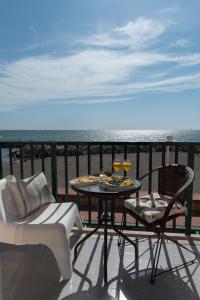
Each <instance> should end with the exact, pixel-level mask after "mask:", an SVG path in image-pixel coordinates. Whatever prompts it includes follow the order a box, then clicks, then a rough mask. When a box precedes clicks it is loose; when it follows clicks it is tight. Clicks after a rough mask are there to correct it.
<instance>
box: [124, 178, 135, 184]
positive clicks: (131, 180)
mask: <svg viewBox="0 0 200 300" xmlns="http://www.w3.org/2000/svg"><path fill="white" fill-rule="evenodd" d="M134 182H135V180H134V179H130V178H129V179H125V180H123V182H122V183H121V185H122V186H129V185H133V184H134Z"/></svg>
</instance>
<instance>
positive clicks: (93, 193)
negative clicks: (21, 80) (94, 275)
mask: <svg viewBox="0 0 200 300" xmlns="http://www.w3.org/2000/svg"><path fill="white" fill-rule="evenodd" d="M72 182H73V183H71V182H70V184H71V187H72V189H73V190H74V191H76V192H78V193H80V194H83V195H87V196H89V197H95V198H97V199H98V223H97V226H96V228H95V229H94V230H92V231H91V232H90V233H89V234H87V235H86V236H85V237H84V238H83V239H81V240H80V241H79V242H78V243H77V244H76V246H75V248H74V261H75V260H76V258H77V253H78V247H79V246H80V244H81V243H83V242H84V241H85V240H87V239H88V238H89V237H90V236H91V235H93V234H94V233H95V232H96V231H97V230H98V229H99V228H100V227H103V228H104V282H105V284H106V283H107V257H108V254H107V230H108V223H110V225H111V226H110V227H111V228H112V229H114V230H115V231H116V232H117V234H119V235H120V236H121V237H123V238H124V239H125V240H126V241H128V242H129V243H130V244H132V245H133V246H134V248H135V254H136V256H137V248H136V244H135V243H134V242H133V241H132V240H131V239H129V238H128V237H127V236H126V235H125V234H124V233H123V232H121V231H120V230H118V229H117V228H116V226H115V220H114V214H115V199H117V198H122V199H127V198H129V197H130V194H133V193H135V192H137V191H138V190H139V189H140V188H141V182H140V181H139V180H134V184H132V185H130V186H123V187H114V188H110V189H109V188H107V189H104V188H102V186H101V184H100V183H98V182H97V183H95V184H94V183H92V184H89V183H88V184H75V183H74V180H72ZM108 202H110V203H111V206H110V207H111V210H110V214H109V212H108Z"/></svg>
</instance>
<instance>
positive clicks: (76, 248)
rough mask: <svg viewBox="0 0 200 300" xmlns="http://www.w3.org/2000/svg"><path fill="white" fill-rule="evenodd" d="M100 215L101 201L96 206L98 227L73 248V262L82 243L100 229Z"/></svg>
mask: <svg viewBox="0 0 200 300" xmlns="http://www.w3.org/2000/svg"><path fill="white" fill-rule="evenodd" d="M101 213H102V204H101V201H99V204H98V225H97V227H96V228H95V229H94V230H92V231H91V232H90V233H88V234H87V235H86V236H85V237H84V238H82V239H81V240H80V241H79V242H78V243H77V244H76V246H75V248H74V261H76V259H77V253H78V247H79V246H80V245H81V244H82V243H83V242H85V241H86V240H87V239H88V238H89V237H90V236H91V235H93V234H94V233H95V232H96V231H97V230H98V229H99V228H100V227H101V223H102V220H101Z"/></svg>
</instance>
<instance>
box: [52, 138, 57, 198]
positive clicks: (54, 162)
mask: <svg viewBox="0 0 200 300" xmlns="http://www.w3.org/2000/svg"><path fill="white" fill-rule="evenodd" d="M51 186H52V194H53V196H54V198H55V199H57V160H56V144H52V145H51Z"/></svg>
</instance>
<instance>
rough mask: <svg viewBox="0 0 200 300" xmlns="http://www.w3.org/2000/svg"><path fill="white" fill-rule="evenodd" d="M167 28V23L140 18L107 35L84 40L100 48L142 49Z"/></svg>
mask: <svg viewBox="0 0 200 300" xmlns="http://www.w3.org/2000/svg"><path fill="white" fill-rule="evenodd" d="M168 26H169V23H168V22H166V23H164V22H162V23H161V22H159V21H155V20H151V19H146V18H144V17H140V18H137V19H136V20H134V21H130V22H128V23H127V24H126V25H124V26H122V27H117V28H114V29H113V30H111V31H110V32H108V33H103V34H99V35H94V36H92V37H90V38H89V39H88V40H86V43H87V44H90V45H93V46H101V47H129V48H136V49H138V48H141V47H142V48H143V47H145V46H146V45H147V43H150V42H154V41H155V40H156V39H157V38H158V37H159V36H160V35H161V34H162V33H164V32H165V30H166V29H167V27H168Z"/></svg>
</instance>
